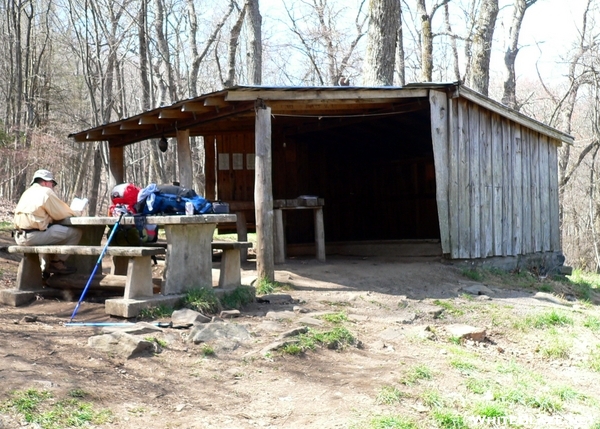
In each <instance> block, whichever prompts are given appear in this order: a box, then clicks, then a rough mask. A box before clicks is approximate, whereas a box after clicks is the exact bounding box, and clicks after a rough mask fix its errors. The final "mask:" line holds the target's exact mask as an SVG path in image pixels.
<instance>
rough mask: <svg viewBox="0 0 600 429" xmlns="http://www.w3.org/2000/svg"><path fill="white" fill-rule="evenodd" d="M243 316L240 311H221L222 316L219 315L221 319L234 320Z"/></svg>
mask: <svg viewBox="0 0 600 429" xmlns="http://www.w3.org/2000/svg"><path fill="white" fill-rule="evenodd" d="M241 315H242V313H240V310H223V311H221V314H219V317H220V318H221V319H234V318H236V317H240V316H241Z"/></svg>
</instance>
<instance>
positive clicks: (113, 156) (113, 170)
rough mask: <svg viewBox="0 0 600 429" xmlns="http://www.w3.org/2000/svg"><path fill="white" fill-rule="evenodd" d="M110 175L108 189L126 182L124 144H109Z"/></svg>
mask: <svg viewBox="0 0 600 429" xmlns="http://www.w3.org/2000/svg"><path fill="white" fill-rule="evenodd" d="M108 157H109V169H110V177H109V183H108V189H112V188H114V187H115V186H116V185H118V184H119V183H124V182H125V165H124V164H123V159H124V158H123V146H118V147H117V146H110V145H109V146H108Z"/></svg>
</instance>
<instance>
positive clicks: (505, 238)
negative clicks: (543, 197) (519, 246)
mask: <svg viewBox="0 0 600 429" xmlns="http://www.w3.org/2000/svg"><path fill="white" fill-rule="evenodd" d="M501 121H502V158H503V163H502V177H503V180H502V195H503V198H502V255H504V256H511V255H515V253H514V251H513V240H512V237H513V215H512V213H513V197H512V196H513V188H514V186H513V181H514V180H515V179H514V177H515V176H514V171H513V160H514V129H513V128H512V127H511V124H510V121H509V120H508V119H506V118H501Z"/></svg>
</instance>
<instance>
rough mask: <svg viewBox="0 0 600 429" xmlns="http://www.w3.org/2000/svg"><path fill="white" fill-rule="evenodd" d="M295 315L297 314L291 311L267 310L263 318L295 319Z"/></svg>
mask: <svg viewBox="0 0 600 429" xmlns="http://www.w3.org/2000/svg"><path fill="white" fill-rule="evenodd" d="M296 317H297V314H296V313H294V312H293V311H269V312H268V313H267V314H266V315H265V318H267V319H271V320H285V319H289V320H295V319H296Z"/></svg>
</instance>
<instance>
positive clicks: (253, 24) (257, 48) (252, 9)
mask: <svg viewBox="0 0 600 429" xmlns="http://www.w3.org/2000/svg"><path fill="white" fill-rule="evenodd" d="M244 6H245V7H247V8H248V16H247V18H248V21H247V22H248V50H247V54H246V57H247V61H246V63H247V65H246V66H247V68H248V83H250V84H252V85H260V84H261V83H262V16H261V15H260V10H259V7H258V6H259V5H258V0H246V3H245V5H244Z"/></svg>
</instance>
